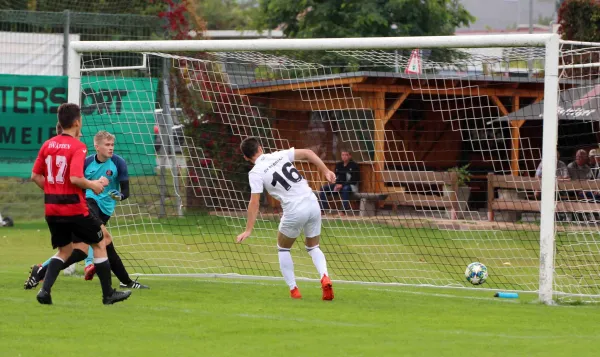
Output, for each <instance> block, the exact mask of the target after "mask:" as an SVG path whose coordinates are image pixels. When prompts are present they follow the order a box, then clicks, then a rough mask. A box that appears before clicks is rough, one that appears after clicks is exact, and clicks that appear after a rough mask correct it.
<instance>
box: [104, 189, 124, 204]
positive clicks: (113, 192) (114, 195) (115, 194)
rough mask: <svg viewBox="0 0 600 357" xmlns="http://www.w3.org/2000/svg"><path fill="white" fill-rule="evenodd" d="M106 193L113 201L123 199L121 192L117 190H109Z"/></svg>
mask: <svg viewBox="0 0 600 357" xmlns="http://www.w3.org/2000/svg"><path fill="white" fill-rule="evenodd" d="M108 195H109V196H110V198H112V199H113V200H115V201H121V200H122V199H123V194H122V193H121V192H119V191H117V190H110V191H109V192H108Z"/></svg>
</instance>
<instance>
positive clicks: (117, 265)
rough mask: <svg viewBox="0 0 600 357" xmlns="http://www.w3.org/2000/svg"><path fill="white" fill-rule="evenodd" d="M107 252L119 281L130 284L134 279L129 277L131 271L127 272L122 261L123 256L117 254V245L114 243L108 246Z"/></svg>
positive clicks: (111, 266)
mask: <svg viewBox="0 0 600 357" xmlns="http://www.w3.org/2000/svg"><path fill="white" fill-rule="evenodd" d="M106 254H107V255H108V261H109V262H110V268H111V269H112V271H113V273H115V275H116V276H117V278H118V279H119V281H120V282H122V283H123V284H125V285H127V284H130V283H131V282H132V280H131V278H130V277H129V273H127V270H126V269H125V266H124V265H123V262H122V261H121V257H119V254H117V251H116V250H115V246H114V245H113V244H112V243H110V244H109V245H107V246H106Z"/></svg>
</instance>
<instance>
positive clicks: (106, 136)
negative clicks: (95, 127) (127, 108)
mask: <svg viewBox="0 0 600 357" xmlns="http://www.w3.org/2000/svg"><path fill="white" fill-rule="evenodd" d="M102 140H108V141H115V136H114V135H113V134H111V133H109V132H108V131H106V130H100V131H99V132H97V133H96V135H94V144H98V143H100V142H101V141H102Z"/></svg>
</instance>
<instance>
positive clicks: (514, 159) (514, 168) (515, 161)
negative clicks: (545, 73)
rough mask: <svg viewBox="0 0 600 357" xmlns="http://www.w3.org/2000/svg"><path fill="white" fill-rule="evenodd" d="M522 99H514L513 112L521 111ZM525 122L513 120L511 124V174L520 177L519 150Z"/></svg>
mask: <svg viewBox="0 0 600 357" xmlns="http://www.w3.org/2000/svg"><path fill="white" fill-rule="evenodd" d="M519 99H520V98H519V97H518V96H516V97H513V112H516V111H517V110H519V109H520V103H519V102H520V100H519ZM523 124H525V120H512V121H511V122H510V137H511V152H510V173H511V174H512V175H513V176H519V148H520V146H521V127H522V126H523Z"/></svg>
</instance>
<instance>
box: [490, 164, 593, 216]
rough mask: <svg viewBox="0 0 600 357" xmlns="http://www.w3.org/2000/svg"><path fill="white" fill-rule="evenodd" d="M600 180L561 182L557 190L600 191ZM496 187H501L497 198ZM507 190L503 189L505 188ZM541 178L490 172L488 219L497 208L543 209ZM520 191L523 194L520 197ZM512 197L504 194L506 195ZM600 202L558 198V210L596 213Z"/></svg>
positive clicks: (507, 209) (517, 210)
mask: <svg viewBox="0 0 600 357" xmlns="http://www.w3.org/2000/svg"><path fill="white" fill-rule="evenodd" d="M599 184H600V181H594V180H580V181H558V190H559V191H562V192H569V191H577V192H581V191H600V185H599ZM496 189H498V190H499V192H498V195H497V196H498V198H496ZM501 190H502V191H504V192H502V191H501ZM540 192H541V180H540V179H538V178H537V177H529V176H512V175H495V174H493V173H489V174H488V219H489V220H490V221H493V220H494V211H513V212H540V210H541V203H542V202H541V200H540V199H539V198H538V197H539V193H540ZM517 193H521V197H519V195H518V194H517ZM505 194H506V195H508V196H510V197H501V196H504V195H505ZM598 210H600V203H595V202H585V201H575V200H574V201H559V202H557V203H556V212H561V213H564V212H594V211H598Z"/></svg>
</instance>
